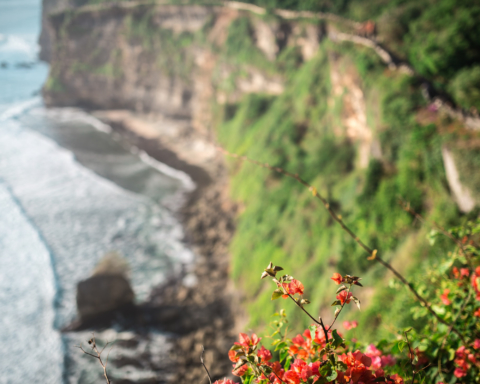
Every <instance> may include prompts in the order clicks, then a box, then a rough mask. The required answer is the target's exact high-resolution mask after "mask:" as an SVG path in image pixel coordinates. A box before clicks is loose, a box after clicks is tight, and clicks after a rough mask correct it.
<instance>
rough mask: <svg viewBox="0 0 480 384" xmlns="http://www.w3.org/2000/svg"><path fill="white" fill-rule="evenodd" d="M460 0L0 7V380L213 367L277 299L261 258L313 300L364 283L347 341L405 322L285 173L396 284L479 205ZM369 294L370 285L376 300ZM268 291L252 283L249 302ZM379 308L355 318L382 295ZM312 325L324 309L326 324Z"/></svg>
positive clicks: (478, 141)
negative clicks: (349, 231) (440, 234)
mask: <svg viewBox="0 0 480 384" xmlns="http://www.w3.org/2000/svg"><path fill="white" fill-rule="evenodd" d="M478 20H480V3H478V1H474V0H463V1H460V2H458V1H453V0H436V1H433V0H415V1H413V0H395V1H391V0H390V1H385V0H341V1H331V0H318V1H313V0H302V1H297V0H278V1H275V0H258V1H249V2H233V1H227V2H220V1H203V0H198V1H193V0H192V1H181V0H170V1H153V0H130V1H128V0H125V1H120V0H117V1H103V0H43V1H41V0H0V212H1V214H0V313H1V315H0V342H1V345H2V346H3V348H1V350H0V383H20V382H28V381H30V382H39V383H52V384H54V383H82V384H83V383H93V382H99V380H102V371H101V369H100V368H101V367H99V366H98V363H97V361H95V360H93V359H89V358H88V356H85V355H83V354H82V352H81V351H80V350H79V349H77V348H76V346H78V345H81V343H82V342H83V343H84V345H85V344H86V341H87V340H88V339H89V338H90V337H91V335H92V332H93V331H94V332H95V333H96V335H97V338H98V340H99V343H105V342H107V341H110V342H113V341H116V342H115V343H114V344H113V345H114V348H113V350H112V352H111V357H110V361H111V363H110V364H111V365H110V370H111V375H112V380H113V382H115V383H164V382H165V383H166V382H173V381H175V382H187V381H188V382H191V381H192V380H198V381H201V380H202V379H204V373H203V371H202V368H201V366H200V365H199V363H198V359H199V356H200V354H201V350H202V347H201V346H202V345H205V346H206V350H207V353H206V358H207V360H208V361H210V363H211V364H212V365H213V367H212V374H213V376H214V377H216V378H218V377H224V376H225V375H228V374H229V372H230V362H229V361H228V358H227V351H228V349H229V347H230V345H231V342H232V340H233V337H234V334H235V332H236V331H237V330H242V329H243V330H247V329H250V330H254V331H257V332H259V331H261V330H262V329H264V328H265V326H266V324H268V322H269V321H270V320H269V316H270V314H271V313H273V312H274V311H275V309H278V308H280V307H281V306H283V307H285V308H286V309H287V312H291V316H292V319H293V320H294V321H295V322H297V323H298V324H299V325H308V322H307V319H303V318H302V317H301V314H300V313H297V312H294V311H292V307H291V306H290V305H289V303H287V304H285V302H283V303H278V304H277V302H275V303H271V301H270V295H271V292H270V290H269V288H270V287H266V285H265V284H264V281H262V280H260V279H259V278H258V277H259V275H260V274H261V272H262V271H263V269H264V268H265V267H266V266H267V264H268V263H269V262H270V261H273V263H274V264H279V265H281V266H282V267H284V268H285V269H286V270H288V273H291V274H293V275H295V276H296V277H297V278H298V279H300V280H301V281H302V282H303V283H304V284H305V287H306V290H308V291H309V292H310V299H311V301H312V307H314V308H319V309H320V310H328V307H329V304H330V303H329V302H328V299H326V298H325V295H324V292H325V290H326V289H327V286H328V285H329V284H330V283H329V277H330V276H331V275H332V273H333V272H340V273H342V274H344V273H353V274H356V275H361V276H363V277H364V285H365V286H366V287H367V288H365V289H364V290H363V291H362V293H361V296H359V298H360V299H361V301H362V312H361V313H360V314H358V313H355V316H354V317H352V316H353V315H351V314H347V319H353V318H355V319H358V320H359V323H360V325H359V329H358V334H359V336H358V337H359V339H362V338H363V339H364V340H368V338H369V337H372V336H375V337H376V338H377V339H380V338H382V337H388V336H389V335H391V334H392V329H393V328H395V327H402V326H417V325H419V322H421V320H415V317H412V314H411V313H410V310H409V307H410V306H411V304H412V302H413V299H412V297H411V296H410V295H409V294H408V292H407V291H406V290H402V291H399V289H398V285H397V283H396V282H395V281H394V280H392V276H390V275H389V274H386V273H385V271H384V270H381V269H380V267H378V266H377V265H374V264H372V263H371V262H369V261H368V260H366V259H365V257H364V255H363V254H362V250H361V249H359V248H358V247H356V245H355V243H354V242H353V241H352V240H351V239H349V238H348V237H346V235H345V234H344V233H343V232H342V231H341V229H340V228H338V227H337V226H335V225H334V223H333V222H332V220H331V218H330V217H329V215H328V213H327V212H325V211H322V210H321V209H319V207H317V204H316V202H315V201H313V200H312V199H311V193H310V192H309V191H308V190H306V189H304V188H303V187H302V186H301V185H299V184H298V183H296V182H295V181H293V180H289V179H286V178H282V177H280V176H279V175H277V174H272V173H269V172H268V171H266V170H264V169H261V168H259V167H256V166H254V165H252V164H248V163H242V162H238V161H236V160H228V159H225V158H224V156H223V154H222V153H221V152H218V151H217V149H216V147H217V146H218V145H220V146H221V147H223V148H225V149H227V150H228V151H231V152H234V153H238V154H240V155H247V156H249V157H251V158H254V159H257V160H259V161H262V162H268V163H269V164H272V165H275V166H280V167H283V168H285V169H287V170H288V171H290V172H292V173H298V174H299V175H301V177H302V178H304V179H305V180H307V181H308V182H309V183H311V184H313V185H316V186H317V188H318V190H319V192H320V193H322V194H323V195H324V196H325V197H327V198H328V200H329V202H330V204H331V205H332V206H333V207H335V210H336V211H338V212H341V214H342V216H343V218H344V220H345V221H346V222H348V223H349V224H350V225H351V227H352V228H354V229H355V231H356V232H357V234H358V235H359V237H360V238H362V239H363V240H364V242H366V243H367V244H369V245H370V246H371V248H374V249H381V250H382V251H383V255H384V257H385V258H386V259H388V260H390V261H391V262H392V264H393V265H394V266H395V267H396V268H397V269H399V270H400V271H401V272H402V273H404V274H405V275H406V276H408V277H409V278H410V279H414V280H415V279H421V276H422V274H423V273H424V272H423V271H425V270H428V268H429V266H430V265H431V263H433V262H435V260H436V258H438V255H439V253H441V252H444V250H445V249H447V248H448V246H449V245H447V240H445V241H443V242H442V241H441V240H440V241H437V242H436V243H435V245H434V246H430V244H429V243H428V242H427V241H426V236H427V235H428V233H429V231H430V229H429V227H427V226H424V225H422V223H421V222H419V221H418V220H415V219H414V218H413V217H412V216H411V215H410V214H408V213H407V212H405V211H404V210H403V209H402V206H401V204H399V202H400V201H403V202H408V203H409V204H410V206H411V207H412V208H413V209H414V210H415V211H416V212H418V213H420V214H422V215H423V216H424V217H425V218H426V219H428V220H431V221H435V222H437V223H439V224H440V225H441V226H443V227H449V226H453V225H458V224H460V223H462V222H463V221H465V220H467V219H475V218H477V217H478V215H479V212H480V211H479V208H478V207H479V205H480V204H479V203H480V173H479V172H478V167H479V166H480V137H479V131H480V117H479V112H478V110H479V109H480V23H479V22H478ZM385 286H386V287H387V288H386V289H381V290H380V289H379V287H385ZM267 288H268V289H267ZM385 302H388V303H389V305H390V310H389V311H388V312H387V313H383V314H382V315H380V314H379V312H380V309H382V308H383V307H384V303H385ZM331 316H333V314H331Z"/></svg>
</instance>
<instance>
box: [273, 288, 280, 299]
mask: <svg viewBox="0 0 480 384" xmlns="http://www.w3.org/2000/svg"><path fill="white" fill-rule="evenodd" d="M282 295H283V292H282V291H281V290H280V289H276V290H275V291H273V293H272V301H273V300H277V299H279V298H280V297H282Z"/></svg>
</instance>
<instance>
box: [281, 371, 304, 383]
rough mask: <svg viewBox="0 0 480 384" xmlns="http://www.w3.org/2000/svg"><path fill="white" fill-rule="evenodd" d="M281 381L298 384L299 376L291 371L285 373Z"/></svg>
mask: <svg viewBox="0 0 480 384" xmlns="http://www.w3.org/2000/svg"><path fill="white" fill-rule="evenodd" d="M283 379H284V380H285V381H286V382H287V383H289V384H300V376H299V375H298V373H297V372H295V371H292V370H290V371H287V372H285V375H284V376H283Z"/></svg>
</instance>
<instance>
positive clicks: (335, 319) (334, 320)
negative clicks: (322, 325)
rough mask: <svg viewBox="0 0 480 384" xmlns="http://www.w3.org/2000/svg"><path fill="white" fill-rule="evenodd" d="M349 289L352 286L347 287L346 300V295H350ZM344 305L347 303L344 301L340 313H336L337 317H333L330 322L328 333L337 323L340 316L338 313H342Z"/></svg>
mask: <svg viewBox="0 0 480 384" xmlns="http://www.w3.org/2000/svg"><path fill="white" fill-rule="evenodd" d="M351 288H352V286H351V285H350V286H349V287H348V290H347V298H348V294H349V293H350V289H351ZM346 303H347V300H345V301H344V302H343V304H342V305H341V307H340V311H338V313H337V315H336V316H335V318H334V319H333V321H332V324H330V326H329V327H328V331H329V332H330V330H331V329H332V327H333V324H335V322H336V321H337V319H338V316H340V313H341V312H342V310H343V307H345V304H346Z"/></svg>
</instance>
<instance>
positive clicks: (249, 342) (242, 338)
mask: <svg viewBox="0 0 480 384" xmlns="http://www.w3.org/2000/svg"><path fill="white" fill-rule="evenodd" d="M238 341H239V343H238V342H235V343H234V344H236V345H241V346H242V347H246V348H248V347H253V346H254V345H257V344H258V342H259V341H260V338H259V337H258V336H257V335H256V334H255V333H252V339H250V338H249V337H248V335H247V334H246V333H240V334H239V335H238Z"/></svg>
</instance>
